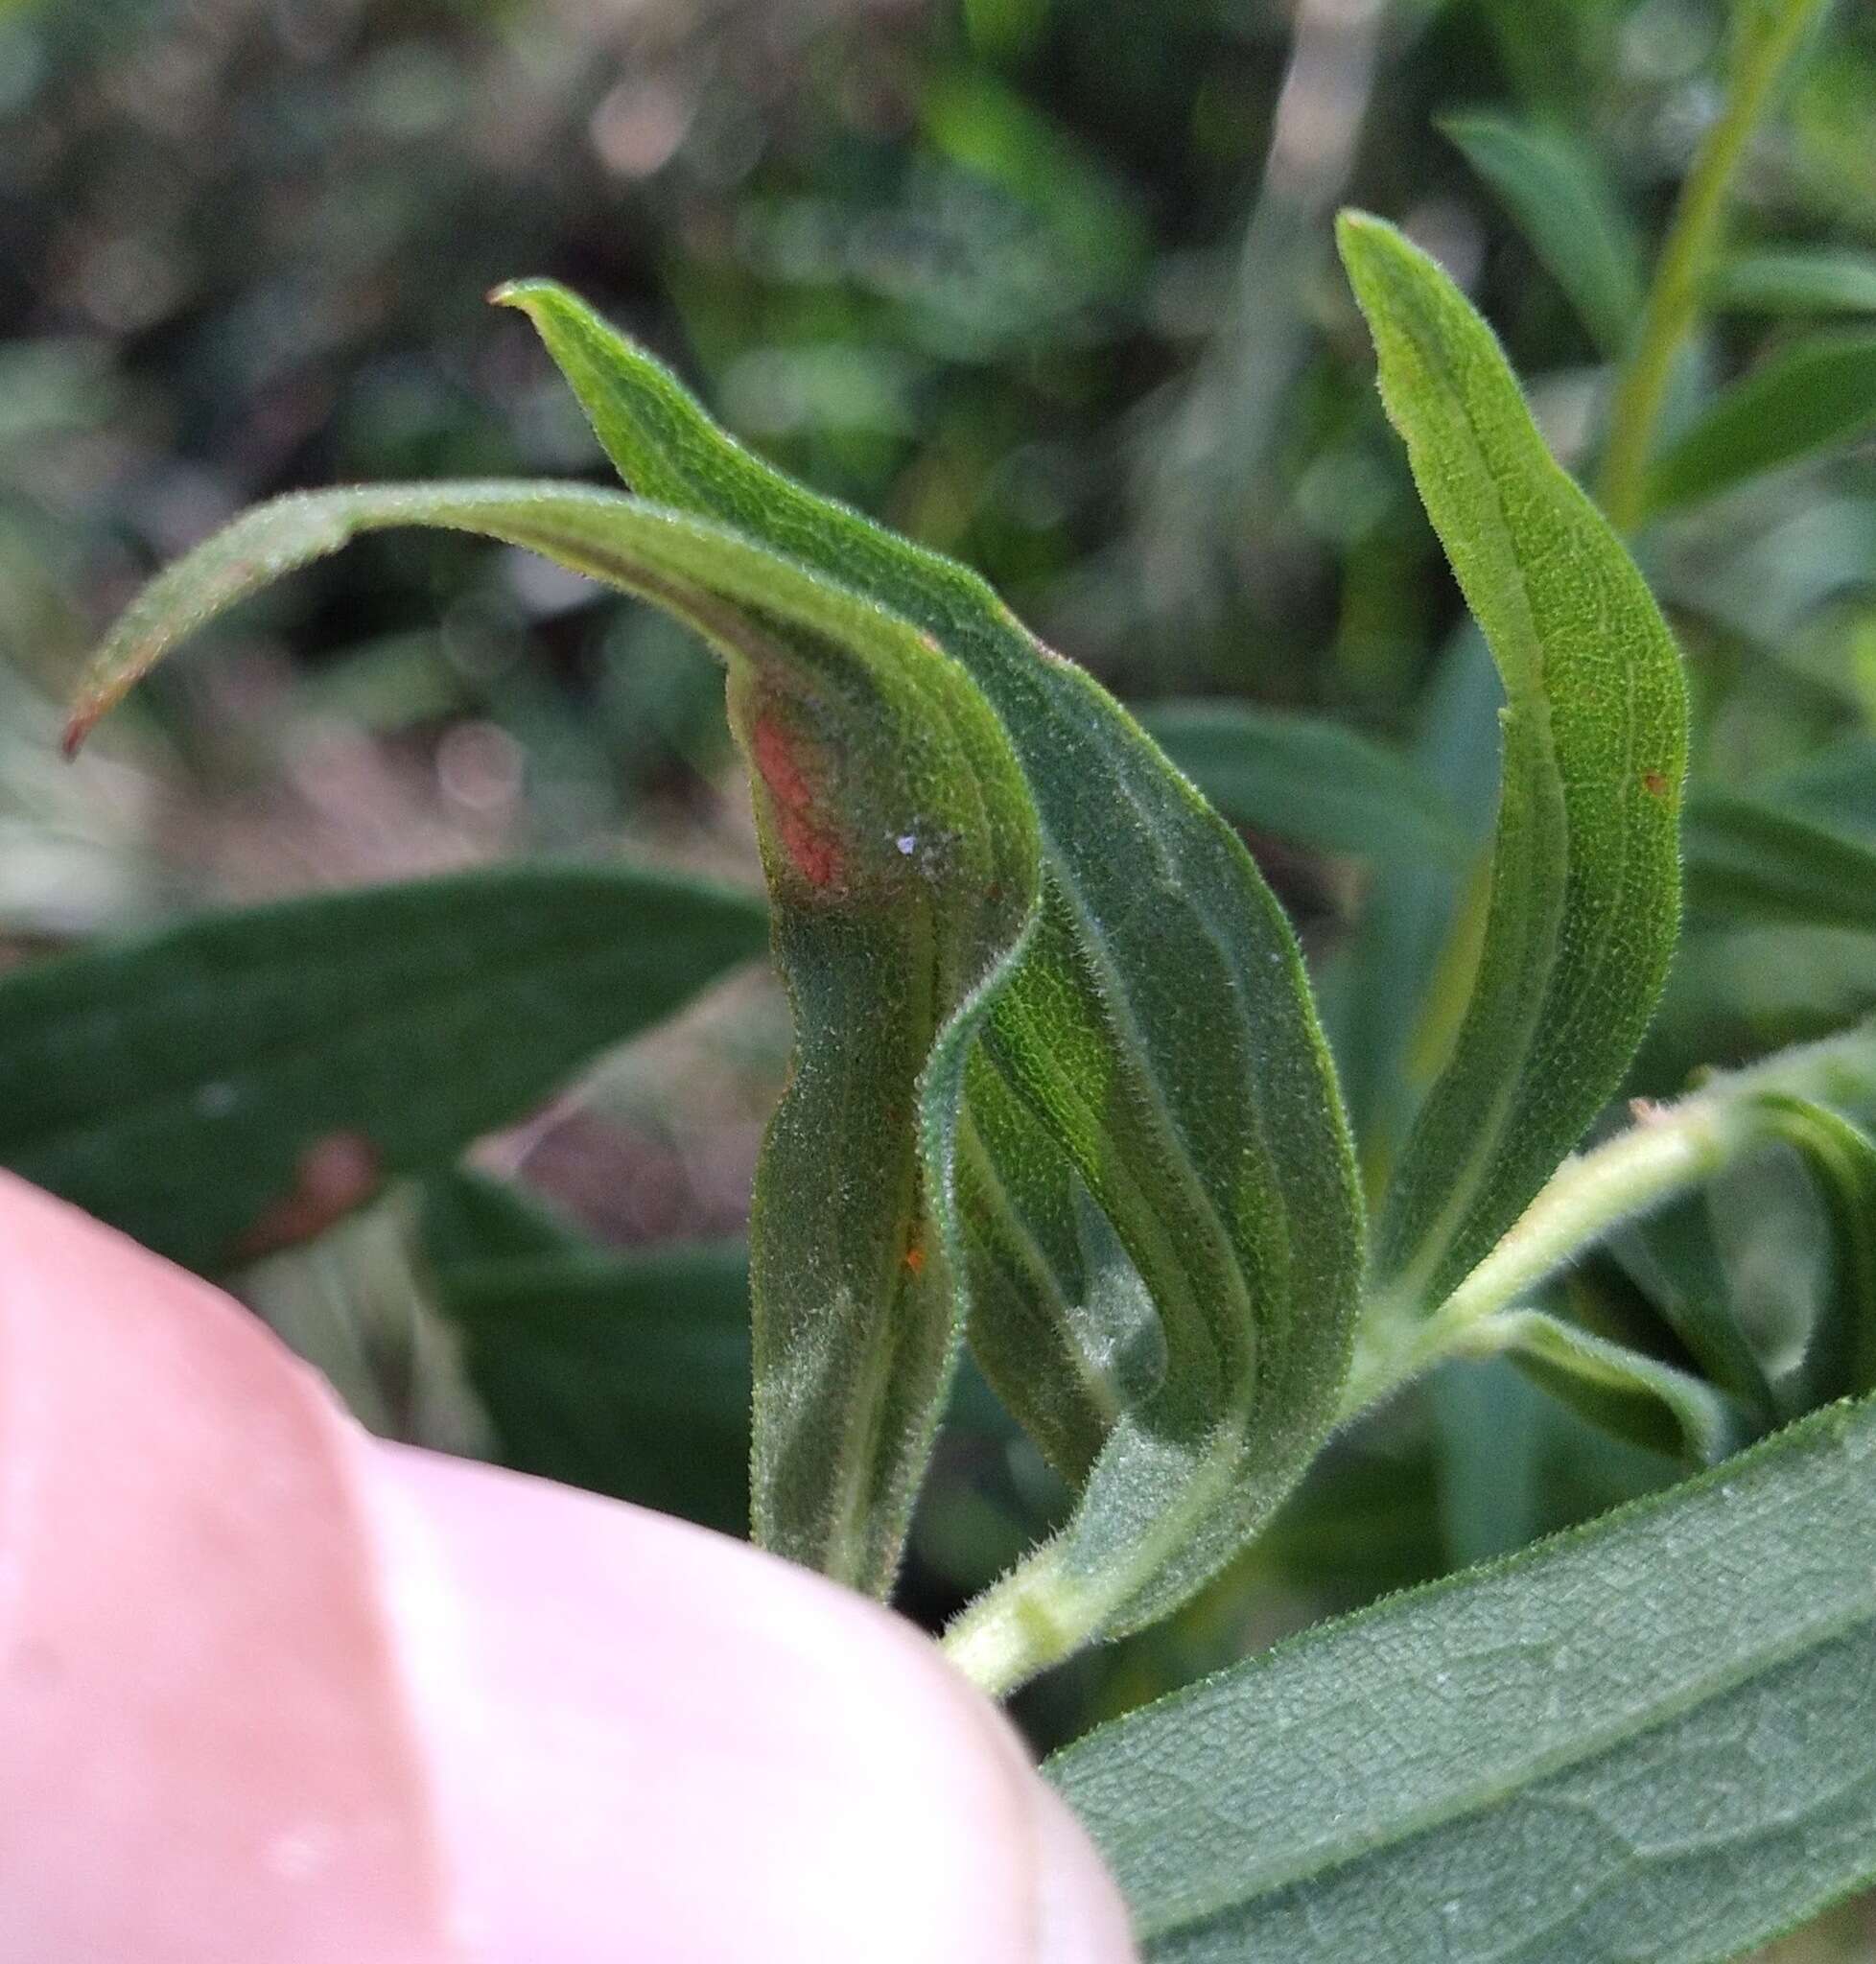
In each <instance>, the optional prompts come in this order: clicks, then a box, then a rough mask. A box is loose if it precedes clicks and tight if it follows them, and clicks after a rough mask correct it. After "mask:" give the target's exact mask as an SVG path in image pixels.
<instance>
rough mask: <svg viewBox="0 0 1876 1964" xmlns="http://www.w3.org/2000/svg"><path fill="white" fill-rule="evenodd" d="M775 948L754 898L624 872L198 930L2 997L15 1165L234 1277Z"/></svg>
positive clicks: (27, 978) (345, 898) (59, 963)
mask: <svg viewBox="0 0 1876 1964" xmlns="http://www.w3.org/2000/svg"><path fill="white" fill-rule="evenodd" d="M767 937H768V924H767V909H766V908H765V907H764V906H763V905H762V901H761V900H760V898H759V897H757V896H755V895H753V894H752V895H744V894H738V893H733V892H730V891H728V890H726V889H722V888H715V887H710V886H706V885H703V884H700V883H698V882H695V881H692V880H687V879H679V878H674V877H670V876H668V875H665V874H658V873H651V872H646V871H643V870H634V869H630V868H625V867H618V868H610V867H574V866H566V867H551V866H542V867H531V868H525V869H522V868H517V869H514V870H509V871H501V872H489V873H470V874H460V875H456V876H452V877H447V878H440V879H427V880H417V881H412V882H411V883H410V884H408V885H403V886H391V887H381V888H377V889H373V890H369V891H365V892H361V893H348V894H322V895H318V896H317V897H315V898H312V899H308V900H285V901H279V902H275V903H272V904H270V905H267V906H260V907H244V908H239V909H231V910H229V911H227V912H225V913H213V914H205V915H199V916H197V917H196V918H195V919H193V920H190V921H186V922H184V923H182V924H180V925H178V926H175V927H166V928H163V929H161V930H159V931H157V932H155V933H153V934H149V935H145V936H143V937H141V938H139V939H137V940H134V941H128V942H124V943H121V944H119V945H117V946H114V947H111V946H106V947H94V948H88V949H85V950H83V951H82V952H79V953H76V954H71V955H65V956H62V957H59V959H57V960H54V961H48V962H42V963H37V964H35V965H34V966H33V967H31V968H28V969H24V970H19V971H17V972H16V973H14V974H12V975H10V976H8V977H6V978H5V979H4V980H0V1164H4V1165H6V1166H9V1167H11V1168H12V1170H13V1171H15V1172H17V1173H21V1174H24V1175H25V1176H26V1177H27V1178H28V1179H29V1180H33V1181H37V1182H38V1183H39V1184H40V1185H41V1186H46V1187H50V1188H51V1189H52V1190H53V1191H54V1192H55V1193H59V1194H63V1195H64V1196H65V1197H66V1198H67V1199H68V1200H72V1201H75V1202H77V1203H78V1204H79V1205H81V1206H82V1207H85V1208H87V1209H88V1210H89V1211H90V1212H92V1213H94V1214H97V1215H98V1216H99V1217H100V1218H101V1219H104V1220H106V1221H109V1222H111V1223H112V1224H113V1225H114V1226H116V1227H119V1228H123V1229H124V1230H125V1231H126V1232H127V1233H129V1234H132V1235H134V1236H135V1237H136V1238H137V1239H138V1240H139V1241H141V1242H143V1243H144V1244H145V1245H146V1246H147V1247H151V1248H154V1249H157V1250H158V1251H161V1252H162V1253H164V1254H167V1255H169V1256H170V1257H171V1258H172V1259H173V1260H176V1261H179V1262H182V1263H184V1264H185V1265H186V1266H188V1267H191V1268H195V1269H200V1270H215V1269H220V1268H224V1267H226V1266H227V1265H228V1264H229V1263H231V1262H234V1261H237V1260H239V1259H241V1258H242V1257H243V1256H244V1255H251V1254H258V1253H262V1252H265V1251H267V1250H268V1249H270V1248H272V1247H278V1246H280V1245H283V1244H284V1243H287V1242H290V1241H295V1240H299V1239H302V1238H304V1237H305V1236H306V1235H308V1234H312V1233H317V1231H318V1230H319V1229H320V1228H324V1227H327V1226H329V1225H330V1224H331V1223H332V1222H333V1221H334V1220H336V1219H337V1218H339V1216H340V1215H341V1214H343V1213H346V1212H348V1211H349V1210H350V1209H351V1208H353V1207H355V1206H357V1205H359V1204H361V1203H362V1202H363V1201H365V1200H367V1199H369V1198H370V1196H371V1195H372V1194H373V1193H375V1192H376V1191H377V1190H378V1187H379V1185H380V1183H381V1182H382V1181H384V1180H385V1179H387V1178H390V1177H395V1176H397V1175H400V1174H408V1173H412V1172H416V1171H419V1170H421V1169H422V1168H424V1167H427V1166H433V1165H437V1164H441V1163H443V1162H446V1161H448V1160H450V1159H452V1158H454V1157H456V1155H457V1154H458V1153H459V1152H461V1150H462V1149H463V1148H464V1147H465V1146H466V1145H468V1144H469V1142H470V1141H471V1140H472V1139H474V1138H475V1137H476V1136H477V1135H478V1134H481V1133H484V1132H487V1131H489V1130H490V1129H491V1128H492V1127H494V1126H497V1125H502V1124H505V1123H507V1122H509V1121H511V1120H513V1119H515V1118H517V1117H519V1116H521V1115H522V1114H523V1113H524V1112H525V1111H528V1108H529V1107H530V1106H533V1105H536V1104H538V1103H540V1102H541V1100H543V1099H544V1098H546V1097H547V1096H549V1094H550V1093H551V1092H553V1091H555V1090H557V1089H558V1088H559V1087H560V1086H561V1084H562V1083H563V1082H564V1081H565V1080H566V1079H567V1078H568V1077H569V1076H571V1075H572V1073H573V1072H574V1071H575V1069H577V1067H578V1066H579V1065H580V1064H583V1063H584V1062H585V1061H586V1060H587V1059H589V1058H591V1057H592V1056H594V1055H595V1054H596V1053H598V1051H600V1050H602V1049H604V1048H605V1047H606V1046H607V1045H609V1044H612V1043H616V1042H620V1041H622V1040H624V1039H625V1038H627V1037H630V1036H632V1035H633V1034H634V1033H635V1032H637V1031H639V1030H642V1029H644V1028H645V1027H646V1026H647V1025H648V1024H651V1023H654V1022H656V1021H658V1020H659V1018H661V1017H665V1016H668V1015H669V1014H670V1012H671V1011H673V1010H675V1009H677V1008H678V1007H679V1006H680V1005H681V1004H682V1003H684V1002H685V1001H686V1000H687V999H688V998H689V997H690V996H691V995H692V994H694V993H695V992H696V991H697V990H699V989H701V988H703V987H704V986H706V985H707V984H708V983H709V982H711V981H712V980H714V979H715V977H716V976H717V975H719V974H721V973H722V972H723V971H724V970H726V969H729V968H731V967H732V966H734V965H735V964H737V963H739V962H743V961H748V960H751V959H753V958H754V957H756V956H758V955H760V954H761V953H762V949H763V947H764V945H765V943H766V941H767Z"/></svg>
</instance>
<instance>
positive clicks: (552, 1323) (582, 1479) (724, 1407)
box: [419, 1173, 750, 1534]
mask: <svg viewBox="0 0 1876 1964" xmlns="http://www.w3.org/2000/svg"><path fill="white" fill-rule="evenodd" d="M419 1232H420V1235H421V1246H422V1251H423V1255H424V1259H425V1266H426V1269H427V1271H428V1274H429V1277H430V1281H431V1284H432V1289H433V1294H434V1302H435V1304H436V1307H437V1310H438V1311H439V1313H440V1314H441V1315H442V1317H443V1318H444V1320H445V1321H447V1322H448V1323H449V1324H450V1325H451V1326H452V1327H453V1328H454V1329H455V1330H456V1332H457V1337H458V1340H459V1342H460V1344H461V1346H462V1357H463V1363H464V1365H465V1367H466V1368H467V1370H468V1373H469V1378H470V1382H471V1383H472V1384H473V1386H474V1387H475V1391H476V1393H477V1395H478V1397H479V1398H480V1399H481V1404H482V1408H483V1410H484V1412H486V1414H487V1415H488V1418H489V1422H490V1424H491V1425H492V1426H493V1427H494V1430H495V1434H496V1437H497V1439H498V1440H499V1442H500V1445H501V1459H502V1462H503V1464H504V1465H507V1466H513V1467H515V1468H517V1469H518V1470H519V1471H521V1472H524V1473H537V1474H540V1475H541V1476H542V1477H543V1478H545V1479H549V1480H560V1481H564V1482H566V1483H567V1484H568V1485H574V1486H583V1487H586V1488H588V1489H589V1490H590V1491H593V1492H596V1493H609V1494H613V1495H615V1496H616V1497H617V1498H619V1499H621V1500H629V1501H636V1502H638V1503H639V1504H640V1505H641V1506H643V1507H651V1508H659V1509H660V1510H661V1511H663V1512H665V1513H673V1514H681V1515H683V1516H684V1517H685V1518H686V1519H687V1520H692V1521H699V1522H701V1523H702V1524H703V1525H704V1526H705V1527H708V1528H719V1529H721V1530H723V1531H725V1532H727V1533H732V1534H738V1533H741V1532H742V1531H744V1529H745V1527H746V1524H747V1518H748V1467H749V1393H750V1370H749V1251H748V1249H747V1248H746V1247H745V1246H744V1244H743V1243H741V1242H740V1241H733V1242H731V1241H726V1242H709V1243H701V1244H696V1245H677V1246H669V1247H658V1248H651V1249H644V1250H619V1251H615V1250H610V1249H603V1248H600V1247H598V1246H597V1245H596V1244H594V1243H592V1242H590V1241H588V1240H586V1239H585V1238H584V1237H583V1236H581V1235H579V1234H578V1233H576V1232H575V1231H574V1230H573V1229H571V1228H564V1227H562V1226H561V1225H560V1224H559V1223H558V1222H556V1221H554V1220H553V1219H552V1218H551V1217H550V1216H548V1215H545V1214H543V1213H542V1212H540V1211H539V1210H538V1209H537V1208H535V1207H533V1206H532V1205H530V1204H528V1202H527V1201H526V1200H525V1199H524V1198H523V1197H522V1196H520V1195H519V1194H517V1193H516V1192H515V1191H514V1190H513V1189H512V1188H509V1187H506V1186H504V1185H502V1184H501V1183H499V1182H497V1181H491V1180H486V1179H483V1178H481V1177H480V1176H477V1175H473V1174H460V1173H457V1174H449V1175H445V1176H443V1177H441V1178H439V1179H437V1180H434V1181H430V1182H427V1183H426V1186H425V1189H424V1194H423V1207H422V1216H421V1221H420V1226H419Z"/></svg>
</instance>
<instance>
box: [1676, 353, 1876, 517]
mask: <svg viewBox="0 0 1876 1964" xmlns="http://www.w3.org/2000/svg"><path fill="white" fill-rule="evenodd" d="M1871 429H1876V335H1870V334H1860V335H1833V336H1828V337H1826V336H1822V335H1819V336H1818V337H1817V339H1814V340H1808V341H1801V342H1800V343H1799V344H1798V345H1797V346H1796V347H1794V348H1787V349H1785V350H1784V351H1783V353H1781V354H1777V355H1774V356H1772V358H1771V359H1770V361H1768V362H1765V363H1764V364H1763V366H1761V367H1758V368H1755V369H1754V370H1753V371H1752V372H1751V374H1749V375H1747V377H1746V378H1745V379H1744V380H1743V381H1740V382H1736V383H1734V384H1733V386H1731V387H1730V388H1727V389H1724V390H1723V391H1722V392H1721V394H1720V395H1719V396H1718V397H1716V398H1715V400H1714V401H1713V402H1712V403H1711V404H1709V405H1708V407H1707V408H1706V409H1705V410H1704V411H1702V413H1701V414H1700V416H1698V417H1697V418H1696V419H1695V420H1694V422H1693V423H1692V424H1691V425H1689V427H1688V428H1686V429H1685V430H1683V431H1682V432H1681V433H1680V434H1679V435H1678V436H1677V438H1676V439H1675V441H1674V442H1673V443H1672V444H1671V445H1669V447H1668V448H1667V450H1666V451H1665V452H1663V454H1662V455H1661V456H1659V457H1657V458H1656V459H1655V462H1654V464H1653V469H1652V470H1651V471H1650V473H1649V479H1648V508H1649V510H1650V511H1651V512H1661V511H1668V510H1671V509H1674V508H1675V507H1677V506H1680V505H1686V504H1692V503H1696V502H1698V501H1699V500H1701V499H1706V498H1714V497H1717V496H1718V495H1719V494H1720V493H1721V492H1722V491H1728V490H1731V489H1732V488H1733V486H1734V485H1736V484H1743V483H1745V482H1746V480H1747V479H1748V478H1756V477H1759V476H1760V475H1762V474H1763V473H1764V472H1766V471H1772V470H1777V469H1779V468H1780V467H1781V466H1782V465H1785V464H1792V463H1796V462H1798V461H1800V460H1801V459H1802V458H1804V457H1808V456H1816V455H1817V454H1818V453H1819V452H1820V451H1826V450H1834V449H1836V448H1838V447H1839V446H1841V445H1842V444H1845V443H1849V442H1851V441H1852V440H1853V439H1854V438H1856V437H1859V436H1862V435H1864V433H1867V432H1868V431H1869V430H1871Z"/></svg>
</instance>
